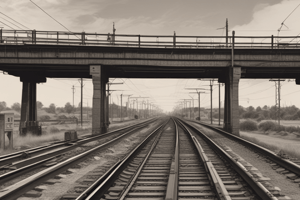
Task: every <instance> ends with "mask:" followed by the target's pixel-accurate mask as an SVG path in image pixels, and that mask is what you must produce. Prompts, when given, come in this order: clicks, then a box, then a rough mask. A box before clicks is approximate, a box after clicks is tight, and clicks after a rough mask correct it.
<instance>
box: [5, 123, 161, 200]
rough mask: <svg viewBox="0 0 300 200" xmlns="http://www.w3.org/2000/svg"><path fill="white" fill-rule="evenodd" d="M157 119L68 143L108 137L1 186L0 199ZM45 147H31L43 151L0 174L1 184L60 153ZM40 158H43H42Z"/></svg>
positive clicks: (24, 191)
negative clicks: (7, 184) (13, 168)
mask: <svg viewBox="0 0 300 200" xmlns="http://www.w3.org/2000/svg"><path fill="white" fill-rule="evenodd" d="M158 121H160V120H158ZM158 121H157V119H152V120H148V121H146V122H143V123H140V124H137V125H134V126H128V127H125V128H122V129H118V130H115V131H112V132H109V133H107V134H104V135H101V136H95V137H89V138H86V139H82V140H78V141H77V142H76V143H72V144H70V145H75V144H76V146H77V147H78V146H80V145H83V144H85V143H88V142H91V141H95V140H99V139H101V138H102V139H103V138H104V139H105V138H106V139H107V138H109V139H110V141H106V142H105V140H104V142H103V143H102V144H100V145H99V144H98V145H97V146H96V147H93V148H90V149H89V150H87V151H85V152H83V153H81V154H79V155H76V156H74V157H70V158H64V160H60V162H58V163H54V164H52V165H50V166H49V167H46V169H45V168H43V169H44V170H42V171H39V172H37V173H36V174H34V175H33V176H29V177H27V178H25V179H24V180H22V181H20V182H17V183H15V184H14V185H11V186H8V187H6V188H2V189H1V191H0V199H15V198H16V197H19V196H21V195H22V194H24V193H26V192H27V191H29V190H30V189H32V188H34V187H35V186H37V185H39V184H41V183H43V182H44V181H45V180H48V179H49V178H52V177H54V176H55V175H57V174H59V173H60V172H63V171H65V170H66V169H68V168H70V166H72V165H73V166H74V164H76V163H79V162H80V161H82V160H84V159H85V158H86V157H87V156H88V155H90V154H92V153H94V152H96V151H99V150H102V149H105V148H107V147H108V146H111V145H113V144H115V143H116V142H118V141H120V140H121V139H123V138H125V137H127V136H128V135H129V134H131V133H133V132H136V131H137V130H140V129H142V128H145V127H147V126H148V125H149V124H151V123H156V124H157V123H160V122H158ZM59 145H60V144H59ZM55 146H57V145H55ZM71 147H73V148H75V147H74V146H71ZM45 148H47V147H41V148H35V149H31V150H32V152H34V153H37V152H36V151H38V150H39V149H41V150H42V151H43V153H42V154H41V155H37V156H35V157H33V158H34V159H31V158H29V160H30V161H28V160H27V159H25V160H24V163H25V164H24V166H21V167H20V168H17V169H15V170H12V171H9V172H7V173H4V174H2V175H1V176H0V183H1V185H2V184H4V183H6V182H7V181H11V179H13V178H15V177H18V176H24V174H26V173H28V172H30V171H32V170H34V169H36V168H38V167H40V166H41V164H42V163H43V162H47V161H48V160H51V159H53V158H55V157H57V156H58V154H61V153H62V151H61V149H59V150H58V151H55V150H54V151H50V153H47V152H46V153H44V151H45V150H44V149H45ZM50 148H52V147H50ZM63 149H64V150H66V149H68V150H70V146H68V147H66V148H63ZM53 152H56V153H57V154H55V155H54V156H53ZM18 155H19V152H18V153H14V154H11V155H9V156H3V157H4V159H6V160H9V158H10V157H11V158H12V159H15V158H16V157H17V156H18ZM49 155H51V156H50V158H49ZM46 157H48V158H46ZM42 158H44V159H42ZM36 159H42V160H40V161H37V162H36ZM20 162H22V161H18V162H17V163H20ZM6 166H7V165H6ZM11 166H13V165H11ZM16 166H18V165H16Z"/></svg>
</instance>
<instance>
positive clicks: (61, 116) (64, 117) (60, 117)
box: [57, 115, 68, 119]
mask: <svg viewBox="0 0 300 200" xmlns="http://www.w3.org/2000/svg"><path fill="white" fill-rule="evenodd" d="M57 119H68V117H67V116H66V115H59V116H58V117H57Z"/></svg>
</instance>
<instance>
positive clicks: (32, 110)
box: [19, 76, 46, 135]
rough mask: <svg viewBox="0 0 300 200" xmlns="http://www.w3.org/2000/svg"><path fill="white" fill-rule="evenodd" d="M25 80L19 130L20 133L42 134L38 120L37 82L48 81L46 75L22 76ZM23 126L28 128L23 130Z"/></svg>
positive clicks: (23, 80)
mask: <svg viewBox="0 0 300 200" xmlns="http://www.w3.org/2000/svg"><path fill="white" fill-rule="evenodd" d="M20 80H21V82H23V88H22V101H21V119H20V126H19V131H20V135H26V133H27V132H32V134H35V135H40V134H41V132H40V131H39V125H38V121H37V108H36V84H37V83H41V82H46V78H45V77H32V76H24V77H21V78H20ZM23 128H26V130H24V131H22V129H23Z"/></svg>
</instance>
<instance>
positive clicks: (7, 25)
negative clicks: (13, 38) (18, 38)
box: [0, 21, 15, 30]
mask: <svg viewBox="0 0 300 200" xmlns="http://www.w3.org/2000/svg"><path fill="white" fill-rule="evenodd" d="M0 22H1V23H2V24H4V25H5V26H8V27H9V28H11V29H13V30H15V29H14V28H13V27H11V26H9V25H7V24H5V23H4V22H2V21H0Z"/></svg>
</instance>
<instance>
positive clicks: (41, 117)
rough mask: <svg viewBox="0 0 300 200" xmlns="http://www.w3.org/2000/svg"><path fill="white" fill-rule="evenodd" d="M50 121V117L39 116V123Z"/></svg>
mask: <svg viewBox="0 0 300 200" xmlns="http://www.w3.org/2000/svg"><path fill="white" fill-rule="evenodd" d="M50 119H51V117H50V116H49V115H42V116H40V120H41V121H47V120H50Z"/></svg>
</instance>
